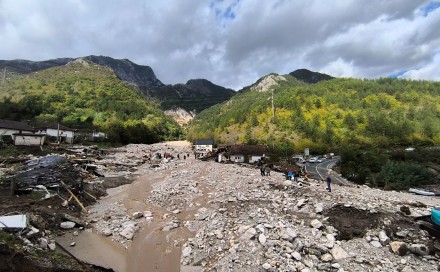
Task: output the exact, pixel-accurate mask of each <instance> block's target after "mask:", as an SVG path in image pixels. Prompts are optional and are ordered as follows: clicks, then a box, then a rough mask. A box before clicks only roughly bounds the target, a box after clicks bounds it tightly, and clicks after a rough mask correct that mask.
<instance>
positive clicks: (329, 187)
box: [326, 175, 332, 192]
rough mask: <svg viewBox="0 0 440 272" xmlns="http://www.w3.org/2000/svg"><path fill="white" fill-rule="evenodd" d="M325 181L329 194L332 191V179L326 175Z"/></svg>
mask: <svg viewBox="0 0 440 272" xmlns="http://www.w3.org/2000/svg"><path fill="white" fill-rule="evenodd" d="M326 181H327V191H329V192H331V191H332V187H331V183H332V178H331V177H330V175H327V178H326Z"/></svg>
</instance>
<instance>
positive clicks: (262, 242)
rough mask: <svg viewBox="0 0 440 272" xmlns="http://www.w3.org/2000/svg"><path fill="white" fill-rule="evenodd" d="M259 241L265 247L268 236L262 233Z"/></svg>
mask: <svg viewBox="0 0 440 272" xmlns="http://www.w3.org/2000/svg"><path fill="white" fill-rule="evenodd" d="M258 241H259V242H260V244H262V245H263V246H264V245H265V244H266V241H267V239H266V236H265V235H264V234H263V233H261V234H260V235H259V236H258Z"/></svg>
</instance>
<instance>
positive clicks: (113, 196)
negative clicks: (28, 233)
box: [57, 173, 207, 272]
mask: <svg viewBox="0 0 440 272" xmlns="http://www.w3.org/2000/svg"><path fill="white" fill-rule="evenodd" d="M164 174H169V173H153V174H149V175H148V176H147V175H143V176H139V177H138V178H137V179H136V180H135V181H134V182H133V183H131V184H127V185H123V186H120V187H118V188H113V189H109V190H108V191H107V192H108V196H107V197H105V198H103V199H101V200H100V202H101V204H102V205H104V207H105V203H112V202H114V201H120V202H122V203H124V207H125V208H126V209H127V212H128V214H131V213H132V212H134V211H147V210H149V211H152V212H153V215H154V220H153V222H151V223H150V224H148V225H143V226H141V229H140V230H139V231H138V232H137V233H136V234H135V236H134V238H133V241H132V244H131V246H130V247H129V248H128V249H126V248H124V247H123V246H122V245H121V244H119V243H118V242H115V241H112V240H111V238H110V237H104V236H102V235H100V234H96V233H93V232H87V231H83V232H80V234H79V236H77V237H73V235H72V234H66V235H65V236H63V237H60V238H59V239H58V240H57V242H59V243H60V244H61V245H63V246H64V247H65V248H66V249H68V250H69V251H70V252H71V253H72V254H73V255H74V256H76V257H77V258H79V259H81V260H84V261H86V262H88V263H91V264H95V265H99V266H102V267H106V268H111V269H113V270H114V271H117V272H145V271H148V272H149V271H152V272H174V271H194V270H191V268H190V267H187V268H182V270H181V266H180V256H181V251H182V245H183V244H184V243H185V242H186V241H187V240H188V238H190V237H193V236H194V233H192V232H190V231H189V230H188V229H187V228H185V227H179V228H176V229H173V230H171V231H167V232H164V231H162V230H161V229H162V227H163V225H164V218H163V215H165V214H167V213H169V211H167V210H166V209H165V207H157V206H151V205H148V204H147V203H146V202H145V199H146V197H147V196H148V195H149V193H150V191H151V189H152V185H153V184H154V183H156V182H160V181H161V180H162V179H163V175H164ZM206 195H207V194H206V192H204V194H203V197H200V198H199V199H197V200H196V201H197V202H198V203H199V205H200V204H201V205H204V204H206V199H205V196H206ZM202 203H203V204H202ZM195 212H196V210H195V208H194V210H187V211H183V212H182V213H180V214H177V215H176V216H177V217H178V219H180V220H181V221H182V222H183V221H184V220H188V219H190V218H194V213H195ZM73 240H74V241H75V242H76V245H75V247H70V246H69V245H70V243H71V242H72V241H73Z"/></svg>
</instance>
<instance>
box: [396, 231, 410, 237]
mask: <svg viewBox="0 0 440 272" xmlns="http://www.w3.org/2000/svg"><path fill="white" fill-rule="evenodd" d="M408 235H409V231H408V230H401V231H398V232H396V236H397V237H399V238H405V237H407V236H408Z"/></svg>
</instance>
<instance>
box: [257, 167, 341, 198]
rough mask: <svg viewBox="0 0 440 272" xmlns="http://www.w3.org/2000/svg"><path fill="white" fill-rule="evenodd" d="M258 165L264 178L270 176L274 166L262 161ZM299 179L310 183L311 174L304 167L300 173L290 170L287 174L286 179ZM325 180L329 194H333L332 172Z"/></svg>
mask: <svg viewBox="0 0 440 272" xmlns="http://www.w3.org/2000/svg"><path fill="white" fill-rule="evenodd" d="M258 165H259V166H260V174H261V175H262V176H270V171H271V168H272V167H273V165H272V164H266V163H263V162H262V161H261V160H260V161H258ZM299 177H303V179H304V180H305V181H308V179H309V178H310V175H309V173H307V171H306V170H305V168H304V167H301V168H300V169H299V170H298V171H295V170H293V171H292V170H290V169H289V170H287V172H286V179H287V180H293V181H298V178H299ZM325 180H326V183H327V188H326V190H327V191H328V192H331V191H332V188H331V183H332V178H331V177H330V171H329V172H328V174H327V177H326V179H325Z"/></svg>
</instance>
